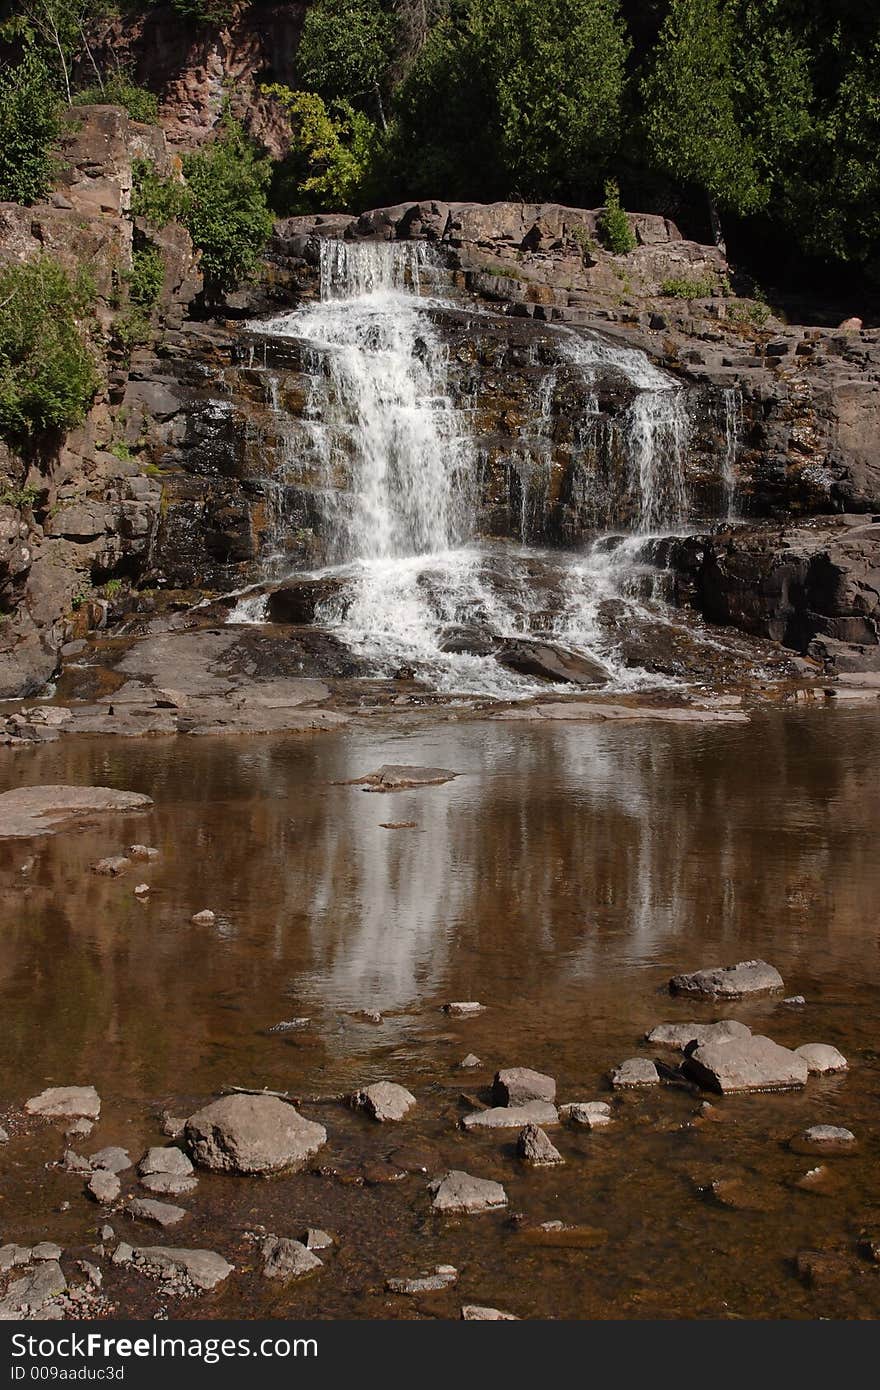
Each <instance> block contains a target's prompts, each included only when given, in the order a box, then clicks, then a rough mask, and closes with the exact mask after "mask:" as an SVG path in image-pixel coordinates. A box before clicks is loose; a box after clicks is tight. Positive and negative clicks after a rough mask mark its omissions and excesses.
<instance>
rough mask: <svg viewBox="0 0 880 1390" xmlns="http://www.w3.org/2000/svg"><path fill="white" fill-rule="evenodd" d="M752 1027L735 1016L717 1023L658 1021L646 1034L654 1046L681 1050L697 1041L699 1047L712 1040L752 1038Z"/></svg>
mask: <svg viewBox="0 0 880 1390" xmlns="http://www.w3.org/2000/svg"><path fill="white" fill-rule="evenodd" d="M751 1035H752V1030H751V1028H747V1027H746V1025H745V1024H744V1023H738V1022H737V1021H736V1019H734V1018H722V1019H720V1020H719V1021H718V1022H717V1023H658V1025H657V1027H656V1028H652V1029H651V1031H650V1033H647V1034H646V1035H645V1042H649V1043H651V1044H652V1045H653V1046H654V1047H673V1048H675V1049H676V1050H677V1051H679V1052H684V1050H685V1048H686V1047H688V1046H689V1045H690V1044H691V1043H693V1042H695V1043H696V1044H697V1046H698V1047H702V1046H703V1044H704V1043H710V1042H729V1041H730V1039H731V1038H750V1037H751Z"/></svg>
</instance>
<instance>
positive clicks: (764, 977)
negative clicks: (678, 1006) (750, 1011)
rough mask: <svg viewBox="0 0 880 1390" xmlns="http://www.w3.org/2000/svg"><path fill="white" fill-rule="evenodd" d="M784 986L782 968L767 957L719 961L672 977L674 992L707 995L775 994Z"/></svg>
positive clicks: (727, 996)
mask: <svg viewBox="0 0 880 1390" xmlns="http://www.w3.org/2000/svg"><path fill="white" fill-rule="evenodd" d="M784 988H785V985H784V983H783V979H782V976H781V975H780V973H779V971H778V970H777V969H775V967H774V966H772V965H768V964H767V962H766V961H765V960H741V961H740V962H739V963H738V964H737V965H717V966H713V967H711V968H710V969H708V970H695V971H693V972H692V973H691V974H687V975H673V977H672V979H671V980H670V981H669V991H670V993H671V994H693V995H696V996H698V997H700V998H704V999H742V998H744V997H745V996H746V995H753V994H774V993H776V992H777V991H779V990H783V989H784Z"/></svg>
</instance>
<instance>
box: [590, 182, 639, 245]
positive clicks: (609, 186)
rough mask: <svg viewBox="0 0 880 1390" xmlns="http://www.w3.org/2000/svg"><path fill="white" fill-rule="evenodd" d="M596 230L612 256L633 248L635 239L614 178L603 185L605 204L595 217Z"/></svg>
mask: <svg viewBox="0 0 880 1390" xmlns="http://www.w3.org/2000/svg"><path fill="white" fill-rule="evenodd" d="M596 231H597V232H598V233H599V240H600V241H601V242H602V245H603V246H604V247H605V250H606V251H610V252H611V254H612V255H613V256H625V255H626V254H627V252H629V251H633V250H634V249H635V246H636V239H635V236H634V234H633V229H632V227H631V226H630V225H629V218H628V217H627V215H626V213H625V212H624V210H623V208H622V207H621V206H620V189H619V188H618V186H617V180H616V179H609V180H608V182H607V183H606V185H605V206H604V208H603V209H602V211H601V212H600V213H599V216H598V218H597V219H596Z"/></svg>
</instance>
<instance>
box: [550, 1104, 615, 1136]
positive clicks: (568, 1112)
mask: <svg viewBox="0 0 880 1390" xmlns="http://www.w3.org/2000/svg"><path fill="white" fill-rule="evenodd" d="M559 1118H560V1120H562V1121H563V1123H564V1124H569V1125H583V1126H584V1128H586V1129H604V1128H605V1127H606V1125H610V1124H611V1106H610V1105H609V1104H608V1103H607V1101H604V1100H576V1101H573V1102H571V1103H570V1104H569V1105H560V1107H559Z"/></svg>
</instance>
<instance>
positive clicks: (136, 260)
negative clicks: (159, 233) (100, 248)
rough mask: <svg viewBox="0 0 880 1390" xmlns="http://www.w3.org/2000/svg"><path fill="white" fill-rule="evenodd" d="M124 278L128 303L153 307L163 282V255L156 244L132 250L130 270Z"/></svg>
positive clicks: (145, 307) (144, 307)
mask: <svg viewBox="0 0 880 1390" xmlns="http://www.w3.org/2000/svg"><path fill="white" fill-rule="evenodd" d="M125 280H126V284H127V285H128V298H129V301H130V303H132V304H138V305H139V306H140V307H141V308H142V309H148V310H149V309H152V308H154V307H155V305H156V303H157V301H158V299H159V295H160V294H161V293H162V286H163V285H164V283H165V257H164V256H163V255H162V252H161V251H160V250H159V248H158V246H143V247H141V248H140V249H139V250H137V251H134V252H132V257H131V270H130V271H129V272H128V274H127V275H126V277H125Z"/></svg>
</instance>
